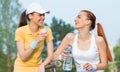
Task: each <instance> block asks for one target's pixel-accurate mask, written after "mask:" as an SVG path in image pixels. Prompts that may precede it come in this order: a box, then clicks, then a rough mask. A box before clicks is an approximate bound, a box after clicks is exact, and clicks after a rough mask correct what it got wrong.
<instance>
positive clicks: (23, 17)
mask: <svg viewBox="0 0 120 72" xmlns="http://www.w3.org/2000/svg"><path fill="white" fill-rule="evenodd" d="M24 25H27V15H26V10H25V11H24V12H23V13H22V14H21V16H20V22H19V25H18V27H21V26H24Z"/></svg>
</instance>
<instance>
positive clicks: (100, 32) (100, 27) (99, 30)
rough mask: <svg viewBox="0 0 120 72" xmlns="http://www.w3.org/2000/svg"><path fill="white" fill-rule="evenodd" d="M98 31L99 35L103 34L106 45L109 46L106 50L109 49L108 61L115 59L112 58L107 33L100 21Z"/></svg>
mask: <svg viewBox="0 0 120 72" xmlns="http://www.w3.org/2000/svg"><path fill="white" fill-rule="evenodd" d="M97 33H98V35H99V36H102V37H103V38H104V40H105V43H106V46H107V50H106V51H107V52H106V53H107V59H108V61H112V60H113V59H112V55H111V53H110V50H109V46H108V42H107V39H106V36H105V33H104V31H103V28H102V26H101V24H100V23H97Z"/></svg>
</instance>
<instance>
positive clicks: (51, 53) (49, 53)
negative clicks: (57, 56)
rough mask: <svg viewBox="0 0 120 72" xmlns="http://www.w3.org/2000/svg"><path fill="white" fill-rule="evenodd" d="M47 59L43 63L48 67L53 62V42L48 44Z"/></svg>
mask: <svg viewBox="0 0 120 72" xmlns="http://www.w3.org/2000/svg"><path fill="white" fill-rule="evenodd" d="M47 55H48V56H47V58H46V59H45V61H44V62H43V64H44V65H47V64H48V63H50V62H51V59H52V56H53V41H49V42H48V43H47Z"/></svg>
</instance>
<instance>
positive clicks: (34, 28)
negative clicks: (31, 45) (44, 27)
mask: <svg viewBox="0 0 120 72" xmlns="http://www.w3.org/2000/svg"><path fill="white" fill-rule="evenodd" d="M29 27H30V30H31V31H32V32H33V33H35V32H37V31H38V29H39V26H38V25H36V24H33V23H30V24H29Z"/></svg>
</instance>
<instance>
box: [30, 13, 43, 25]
mask: <svg viewBox="0 0 120 72" xmlns="http://www.w3.org/2000/svg"><path fill="white" fill-rule="evenodd" d="M29 19H30V22H31V23H33V24H36V25H38V26H42V25H43V22H44V19H45V14H39V13H36V12H34V13H32V14H30V15H29Z"/></svg>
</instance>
